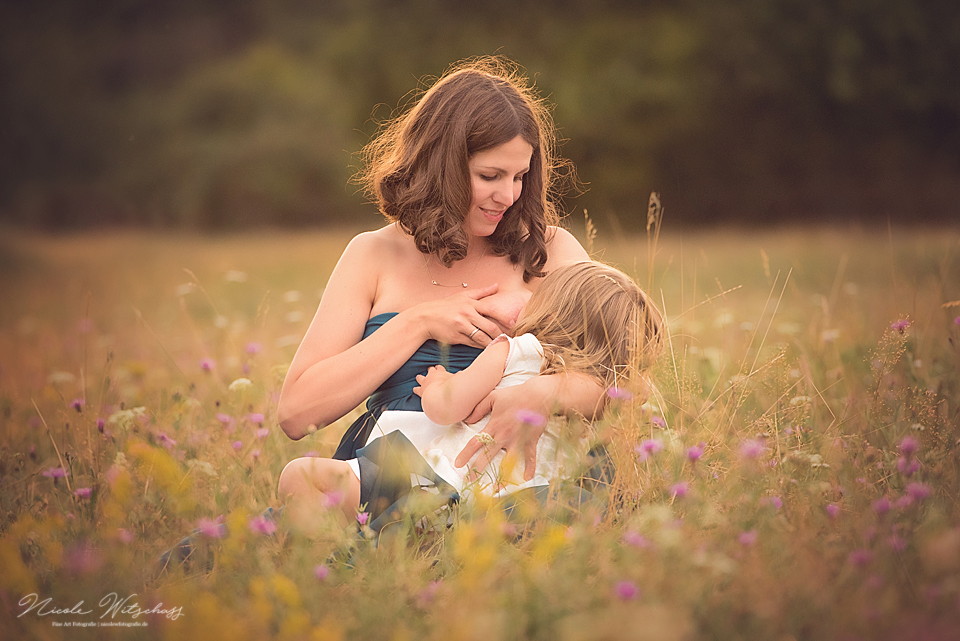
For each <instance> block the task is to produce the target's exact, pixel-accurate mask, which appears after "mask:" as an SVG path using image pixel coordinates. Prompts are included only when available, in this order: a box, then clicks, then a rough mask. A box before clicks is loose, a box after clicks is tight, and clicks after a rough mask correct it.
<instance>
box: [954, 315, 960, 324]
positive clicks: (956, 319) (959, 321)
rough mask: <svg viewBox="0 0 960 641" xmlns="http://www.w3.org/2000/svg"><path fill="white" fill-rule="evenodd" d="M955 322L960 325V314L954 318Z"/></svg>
mask: <svg viewBox="0 0 960 641" xmlns="http://www.w3.org/2000/svg"><path fill="white" fill-rule="evenodd" d="M953 324H954V325H960V316H957V317H956V318H954V319H953Z"/></svg>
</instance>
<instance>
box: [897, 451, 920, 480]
mask: <svg viewBox="0 0 960 641" xmlns="http://www.w3.org/2000/svg"><path fill="white" fill-rule="evenodd" d="M919 469H920V461H918V460H917V459H914V458H907V457H905V456H901V457H898V458H897V471H898V472H900V473H901V474H903V475H904V476H906V477H907V478H910V477H911V476H913V475H914V474H915V473H916V472H917V470H919Z"/></svg>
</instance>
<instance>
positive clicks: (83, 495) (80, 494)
mask: <svg viewBox="0 0 960 641" xmlns="http://www.w3.org/2000/svg"><path fill="white" fill-rule="evenodd" d="M91 494H93V488H89V487H78V488H77V489H75V490H74V491H73V495H74V496H75V497H77V498H78V499H89V498H90V495H91Z"/></svg>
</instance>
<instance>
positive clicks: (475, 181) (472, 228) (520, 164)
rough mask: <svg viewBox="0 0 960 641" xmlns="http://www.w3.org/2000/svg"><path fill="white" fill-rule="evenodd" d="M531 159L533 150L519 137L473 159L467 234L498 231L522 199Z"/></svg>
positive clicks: (483, 234) (465, 223) (484, 234)
mask: <svg viewBox="0 0 960 641" xmlns="http://www.w3.org/2000/svg"><path fill="white" fill-rule="evenodd" d="M532 156H533V147H531V146H530V143H528V142H527V141H526V140H524V139H523V138H521V137H520V136H517V137H516V138H514V139H513V140H510V141H508V142H505V143H503V144H502V145H499V146H497V147H494V148H492V149H487V150H486V151H481V152H478V153H476V154H474V155H473V156H472V157H471V158H470V161H469V162H468V163H467V165H468V167H469V168H470V184H471V185H472V186H473V200H472V202H471V203H470V211H468V212H467V217H466V219H465V220H464V226H465V227H466V231H467V233H468V234H470V235H472V236H480V237H485V236H489V235H490V234H492V233H493V232H494V231H496V229H497V225H498V224H499V223H500V219H501V218H503V214H504V213H505V212H506V211H507V209H509V208H510V206H511V205H512V204H513V203H514V202H515V201H516V200H517V198H519V197H520V192H521V190H522V189H523V175H524V174H525V173H527V172H528V171H529V170H530V158H531V157H532Z"/></svg>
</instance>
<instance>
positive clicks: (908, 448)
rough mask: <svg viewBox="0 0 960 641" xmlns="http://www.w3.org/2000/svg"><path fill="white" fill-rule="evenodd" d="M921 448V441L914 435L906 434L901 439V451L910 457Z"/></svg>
mask: <svg viewBox="0 0 960 641" xmlns="http://www.w3.org/2000/svg"><path fill="white" fill-rule="evenodd" d="M919 450H920V441H918V440H917V439H915V438H914V437H912V436H904V437H903V440H902V441H900V451H901V452H903V455H904V456H906V457H907V458H910V457H911V456H913V455H914V454H916V453H917V452H918V451H919Z"/></svg>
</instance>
